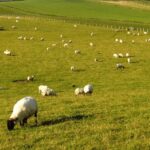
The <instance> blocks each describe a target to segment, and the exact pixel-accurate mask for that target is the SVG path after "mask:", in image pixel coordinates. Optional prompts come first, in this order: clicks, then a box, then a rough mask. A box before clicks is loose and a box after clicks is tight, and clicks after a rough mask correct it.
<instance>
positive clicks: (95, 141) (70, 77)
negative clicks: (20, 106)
mask: <svg viewBox="0 0 150 150" xmlns="http://www.w3.org/2000/svg"><path fill="white" fill-rule="evenodd" d="M0 25H1V26H3V27H4V28H5V30H4V31H0V35H1V36H0V41H1V42H0V47H1V48H0V68H1V71H0V83H1V84H0V86H2V87H5V88H6V90H0V100H1V102H0V106H1V109H0V133H1V136H0V149H4V150H5V149H15V150H17V149H18V150H19V149H37V150H38V149H39V150H40V149H57V150H58V149H61V150H62V149H79V150H81V149H97V150H98V149H104V150H106V149H114V150H116V149H118V150H120V149H121V150H123V149H124V150H126V149H135V150H136V149H149V147H150V143H149V141H150V129H149V121H150V117H149V116H150V110H149V106H150V102H149V97H150V92H149V91H150V86H149V85H150V84H149V83H150V81H149V76H150V72H149V70H150V65H149V64H150V55H149V43H145V39H146V38H149V35H143V33H142V32H140V36H134V35H127V34H126V31H122V32H116V31H115V30H111V29H106V28H103V27H97V26H96V27H94V26H88V25H78V27H77V28H74V27H73V24H72V23H68V22H64V21H61V20H52V19H46V18H43V19H42V18H35V17H22V18H21V20H20V22H19V23H15V18H11V19H7V17H6V18H0ZM12 25H16V27H17V28H16V29H14V30H13V29H11V26H12ZM35 26H37V27H38V31H34V27H35ZM91 32H94V33H95V36H93V37H91V36H90V33H91ZM134 32H136V31H134ZM60 34H63V36H64V37H63V39H64V40H66V41H68V40H70V39H71V40H72V41H73V42H72V44H70V46H69V48H64V47H63V44H62V42H61V40H62V39H60V37H59V35H60ZM20 35H23V36H27V37H31V36H33V37H34V40H33V41H30V40H27V41H24V40H23V41H19V40H18V39H17V37H18V36H20ZM40 37H44V38H45V40H44V41H40V40H39V39H40ZM115 38H122V39H123V40H124V43H123V44H117V43H115V42H114V40H115ZM132 39H134V40H135V44H132V43H131V40H132ZM91 41H92V42H93V43H94V44H95V46H94V47H93V48H91V47H89V42H91ZM52 43H57V46H56V47H54V48H52V47H51V44H52ZM48 46H50V47H51V48H50V50H49V51H47V50H46V48H47V47H48ZM7 48H8V49H11V50H12V52H13V53H14V54H15V56H5V55H4V54H3V51H4V50H5V49H7ZM75 49H80V50H81V55H75V54H74V50H75ZM117 52H118V53H119V52H122V53H126V52H129V53H130V54H131V55H133V57H132V58H131V59H132V60H133V62H134V63H131V64H127V61H126V58H119V59H114V58H112V54H113V53H117ZM94 58H97V59H98V60H100V62H94ZM118 62H122V63H124V65H125V67H126V68H125V69H124V70H123V71H121V70H116V68H115V64H116V63H118ZM72 65H75V66H76V67H77V68H78V69H79V70H80V71H78V72H71V71H70V66H72ZM32 74H34V75H35V78H36V80H35V81H34V82H29V83H14V82H12V81H13V80H17V79H25V78H26V77H27V76H28V75H32ZM87 83H92V84H93V86H94V93H93V95H92V96H78V97H76V96H74V89H75V88H73V87H72V85H73V84H75V85H76V87H78V86H79V87H82V86H84V85H85V84H87ZM40 84H46V85H48V86H50V87H51V88H53V89H55V90H56V92H57V93H58V96H57V97H42V96H41V95H40V94H39V93H38V86H39V85H40ZM27 95H30V96H33V97H35V98H36V99H37V102H38V106H39V113H38V120H39V125H38V127H34V126H33V125H34V120H33V119H30V120H29V123H28V125H27V126H26V127H24V128H20V126H19V125H17V126H16V127H15V130H13V131H11V132H10V131H8V130H7V127H6V120H7V119H8V118H9V116H10V114H11V111H12V108H13V105H14V104H15V102H16V101H17V100H19V99H20V98H22V97H24V96H27ZM46 123H47V124H46ZM44 124H45V125H44Z"/></svg>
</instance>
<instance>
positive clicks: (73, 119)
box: [39, 115, 92, 126]
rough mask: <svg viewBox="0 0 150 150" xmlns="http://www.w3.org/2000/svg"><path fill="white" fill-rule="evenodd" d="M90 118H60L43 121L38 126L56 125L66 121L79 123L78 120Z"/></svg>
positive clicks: (83, 116)
mask: <svg viewBox="0 0 150 150" xmlns="http://www.w3.org/2000/svg"><path fill="white" fill-rule="evenodd" d="M90 117H92V115H75V116H63V117H61V118H57V119H52V120H46V121H43V122H41V124H40V125H39V126H50V125H56V124H59V123H64V122H67V121H80V120H84V119H88V118H90Z"/></svg>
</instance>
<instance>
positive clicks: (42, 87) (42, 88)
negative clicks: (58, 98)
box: [39, 85, 56, 96]
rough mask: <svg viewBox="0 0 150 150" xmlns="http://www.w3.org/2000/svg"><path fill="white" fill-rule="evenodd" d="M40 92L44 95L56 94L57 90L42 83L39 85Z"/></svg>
mask: <svg viewBox="0 0 150 150" xmlns="http://www.w3.org/2000/svg"><path fill="white" fill-rule="evenodd" d="M39 93H40V94H41V95H42V96H50V95H52V96H53V95H56V93H55V91H54V90H53V89H50V88H49V87H48V86H47V85H40V86H39Z"/></svg>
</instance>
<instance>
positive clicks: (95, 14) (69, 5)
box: [0, 0, 150, 23]
mask: <svg viewBox="0 0 150 150" xmlns="http://www.w3.org/2000/svg"><path fill="white" fill-rule="evenodd" d="M135 5H136V2H135ZM147 5H149V4H147ZM6 11H7V13H8V14H12V13H15V12H16V11H18V12H20V13H25V14H32V15H33V14H34V15H46V16H64V17H70V18H72V17H73V18H80V19H91V18H95V19H98V20H109V21H112V20H118V21H129V22H143V23H149V22H150V19H149V15H150V13H149V11H148V10H142V9H136V8H128V7H120V6H116V5H110V4H106V3H97V1H96V0H92V1H90V0H25V1H16V2H15V1H13V2H2V3H1V4H0V13H1V14H3V12H4V14H6Z"/></svg>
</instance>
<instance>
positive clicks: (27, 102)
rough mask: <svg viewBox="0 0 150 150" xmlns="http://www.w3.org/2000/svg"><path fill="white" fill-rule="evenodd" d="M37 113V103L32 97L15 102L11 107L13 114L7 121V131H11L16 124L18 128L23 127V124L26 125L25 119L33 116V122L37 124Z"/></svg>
mask: <svg viewBox="0 0 150 150" xmlns="http://www.w3.org/2000/svg"><path fill="white" fill-rule="evenodd" d="M37 112H38V106H37V102H36V100H35V99H34V98H32V97H24V98H22V99H20V100H19V101H17V103H16V104H15V105H14V107H13V112H12V114H11V116H10V118H9V120H7V128H8V130H12V129H13V128H14V126H15V125H16V123H17V122H19V123H20V126H23V125H24V123H27V119H28V118H29V117H31V116H33V115H34V116H35V117H36V119H35V122H36V124H37Z"/></svg>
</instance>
